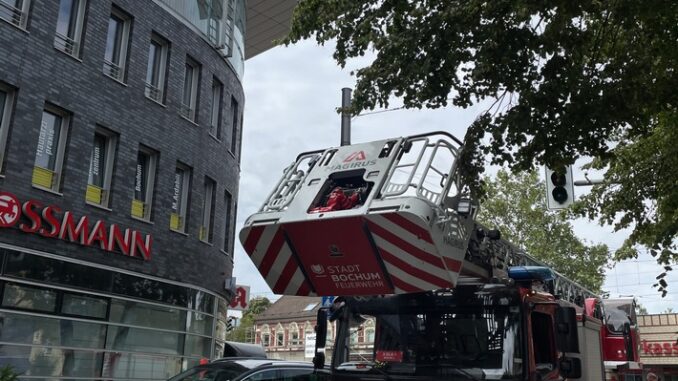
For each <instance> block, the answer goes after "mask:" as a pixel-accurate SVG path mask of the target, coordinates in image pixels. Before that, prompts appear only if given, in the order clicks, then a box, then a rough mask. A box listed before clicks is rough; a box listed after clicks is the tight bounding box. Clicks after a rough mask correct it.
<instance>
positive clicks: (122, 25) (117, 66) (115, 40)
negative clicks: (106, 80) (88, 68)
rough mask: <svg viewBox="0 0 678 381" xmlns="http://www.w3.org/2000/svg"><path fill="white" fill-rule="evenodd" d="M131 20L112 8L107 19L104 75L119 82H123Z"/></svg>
mask: <svg viewBox="0 0 678 381" xmlns="http://www.w3.org/2000/svg"><path fill="white" fill-rule="evenodd" d="M131 20H132V19H131V18H130V17H129V16H128V15H127V14H125V13H124V12H122V11H121V10H119V9H117V8H116V7H113V8H112V9H111V15H110V17H109V18H108V35H107V36H106V51H105V53H104V74H106V75H108V76H109V77H111V78H114V79H116V80H118V81H120V82H124V81H125V63H126V62H127V47H128V44H129V30H130V24H131V23H132V21H131Z"/></svg>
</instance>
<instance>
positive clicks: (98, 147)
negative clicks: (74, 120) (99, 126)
mask: <svg viewBox="0 0 678 381" xmlns="http://www.w3.org/2000/svg"><path fill="white" fill-rule="evenodd" d="M105 151H106V140H105V139H104V138H103V137H101V136H99V135H95V136H94V147H92V161H91V162H90V165H89V166H90V169H89V183H90V184H92V185H96V186H98V187H99V188H103V187H104V177H103V176H102V175H101V172H102V168H103V166H104V157H105V154H106V152H105Z"/></svg>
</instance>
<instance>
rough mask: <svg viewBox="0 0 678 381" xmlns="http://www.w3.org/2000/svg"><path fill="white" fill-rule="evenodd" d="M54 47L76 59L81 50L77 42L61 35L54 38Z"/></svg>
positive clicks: (57, 34)
mask: <svg viewBox="0 0 678 381" xmlns="http://www.w3.org/2000/svg"><path fill="white" fill-rule="evenodd" d="M54 47H55V48H57V49H59V50H61V51H62V52H64V53H66V54H69V55H71V56H74V57H77V55H78V49H79V48H80V46H79V44H78V42H77V41H75V40H73V39H72V38H70V37H67V36H64V35H62V34H59V33H56V34H55V36H54Z"/></svg>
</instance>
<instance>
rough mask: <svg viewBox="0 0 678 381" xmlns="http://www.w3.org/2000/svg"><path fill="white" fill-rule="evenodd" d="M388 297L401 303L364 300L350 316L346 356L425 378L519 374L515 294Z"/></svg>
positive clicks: (391, 371) (520, 358) (381, 368)
mask: <svg viewBox="0 0 678 381" xmlns="http://www.w3.org/2000/svg"><path fill="white" fill-rule="evenodd" d="M392 298H393V300H392V301H391V302H394V301H398V302H400V303H396V304H393V303H390V305H389V308H384V306H383V304H382V303H376V304H374V308H369V304H367V303H365V304H362V306H361V308H360V310H361V311H360V314H359V315H355V314H354V315H353V318H352V319H350V320H352V321H353V324H352V326H353V327H352V329H351V331H350V337H349V339H348V340H347V341H348V342H349V343H350V345H348V348H347V349H348V351H347V353H348V354H349V356H348V357H347V358H346V361H348V362H349V363H350V362H355V361H358V362H360V361H362V362H367V363H370V364H372V366H373V367H374V368H376V369H375V370H374V371H373V372H379V373H384V372H386V373H388V374H407V375H410V376H413V375H414V376H423V377H426V379H429V378H430V377H432V378H433V379H438V378H440V377H443V376H444V377H449V376H454V375H457V376H459V377H460V378H461V379H497V380H498V379H503V378H516V376H520V375H521V374H522V371H523V370H522V364H523V355H522V353H523V351H522V344H523V343H522V339H521V317H520V316H521V315H520V307H519V305H518V301H517V298H515V299H514V298H513V297H511V296H509V295H507V294H503V295H497V294H495V293H484V292H476V293H473V294H470V295H468V294H467V295H465V297H463V298H459V297H458V295H453V294H452V293H451V292H450V293H449V294H447V295H441V296H430V295H427V296H426V297H420V298H402V297H401V298H399V299H400V300H398V298H397V297H392ZM357 316H359V317H357ZM361 339H362V340H361Z"/></svg>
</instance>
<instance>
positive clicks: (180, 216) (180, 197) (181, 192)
mask: <svg viewBox="0 0 678 381" xmlns="http://www.w3.org/2000/svg"><path fill="white" fill-rule="evenodd" d="M190 186H191V169H190V168H189V167H188V166H186V165H184V164H181V163H177V168H176V170H175V171H174V189H173V191H172V212H171V214H170V229H172V230H175V231H178V232H185V231H186V225H187V223H186V221H187V220H186V216H187V215H188V190H189V188H190Z"/></svg>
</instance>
